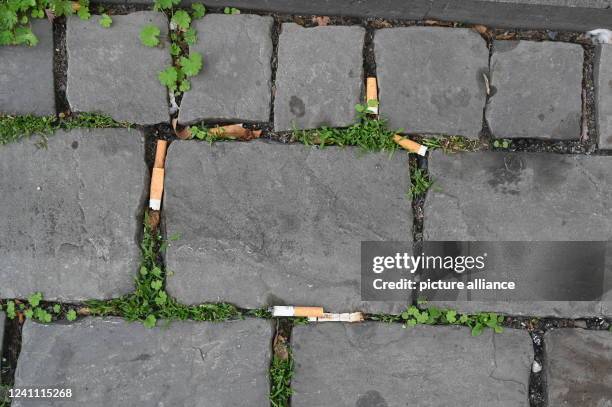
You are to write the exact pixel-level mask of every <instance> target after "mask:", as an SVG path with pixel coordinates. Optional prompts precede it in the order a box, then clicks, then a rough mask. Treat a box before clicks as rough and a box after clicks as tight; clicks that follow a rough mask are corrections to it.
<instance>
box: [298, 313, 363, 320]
mask: <svg viewBox="0 0 612 407" xmlns="http://www.w3.org/2000/svg"><path fill="white" fill-rule="evenodd" d="M308 320H309V321H311V322H362V321H363V314H362V313H361V312H352V313H348V312H347V313H342V314H332V313H324V314H323V315H322V316H320V317H308Z"/></svg>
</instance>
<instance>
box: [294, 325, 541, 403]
mask: <svg viewBox="0 0 612 407" xmlns="http://www.w3.org/2000/svg"><path fill="white" fill-rule="evenodd" d="M292 344H293V358H294V362H295V375H294V377H293V380H292V388H293V390H294V392H293V395H292V398H291V405H292V406H294V407H306V406H308V407H310V406H327V407H335V406H359V407H361V406H364V407H365V406H404V405H414V406H417V405H418V406H450V405H453V406H508V407H510V406H512V407H515V406H528V405H529V398H528V394H529V393H528V385H529V373H530V366H531V363H532V360H533V345H532V342H531V338H530V337H529V334H528V333H527V332H526V331H517V330H510V329H509V330H505V331H504V332H503V333H502V334H493V333H492V331H491V330H486V331H485V332H484V333H483V334H482V335H481V336H478V337H472V336H471V334H470V331H469V329H467V328H460V327H440V326H418V327H415V328H411V329H403V328H402V326H401V325H400V324H382V323H373V322H367V323H363V324H353V325H349V324H327V325H326V324H317V325H307V326H297V327H295V328H294V329H293V334H292Z"/></svg>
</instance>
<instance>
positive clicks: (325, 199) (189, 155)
mask: <svg viewBox="0 0 612 407" xmlns="http://www.w3.org/2000/svg"><path fill="white" fill-rule="evenodd" d="M237 163H240V165H238V164H237ZM409 183H410V178H409V167H408V156H407V155H406V154H401V153H397V154H394V155H393V156H392V157H389V155H388V154H385V153H380V154H375V153H372V154H365V153H363V152H361V151H360V150H358V149H356V148H350V147H348V148H344V149H341V148H336V147H329V148H325V149H323V150H319V149H317V148H312V147H307V146H303V145H282V144H278V143H267V142H264V141H255V142H250V143H218V144H215V145H213V146H210V145H209V144H207V143H198V142H176V143H173V144H172V145H171V146H170V148H169V150H168V156H167V159H166V182H165V185H166V190H165V194H164V217H165V222H166V229H167V234H168V236H172V235H174V234H175V233H178V234H179V235H180V236H181V238H180V239H179V240H178V241H175V242H171V243H170V246H169V247H168V249H167V253H166V265H167V267H168V269H169V270H171V271H172V272H174V275H173V276H171V277H169V278H168V284H167V289H168V291H169V293H171V294H172V295H173V296H175V297H176V298H178V299H179V300H180V301H182V302H185V303H191V304H193V303H200V302H205V301H217V300H222V301H228V302H231V303H234V304H236V305H238V306H241V307H246V308H256V307H262V306H265V305H280V304H285V303H286V304H303V305H319V306H324V307H325V309H326V310H329V312H348V311H355V310H359V309H362V310H364V311H372V312H383V311H384V312H391V311H394V310H399V309H400V308H402V307H405V306H406V303H405V302H402V303H400V304H395V303H381V302H376V303H374V302H372V303H363V302H361V300H360V243H361V241H362V240H392V241H398V240H399V241H402V240H403V241H405V240H411V239H412V212H411V203H410V200H409V199H408V198H407V197H406V191H407V190H408V188H409Z"/></svg>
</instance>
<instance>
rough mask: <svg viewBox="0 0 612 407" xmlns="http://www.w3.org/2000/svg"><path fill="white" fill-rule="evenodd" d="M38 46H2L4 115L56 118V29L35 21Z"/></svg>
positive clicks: (0, 105) (0, 91) (1, 110)
mask: <svg viewBox="0 0 612 407" xmlns="http://www.w3.org/2000/svg"><path fill="white" fill-rule="evenodd" d="M32 31H33V32H34V34H35V35H36V37H37V38H38V41H39V42H38V44H37V45H36V46H33V47H28V46H24V45H21V46H0V114H2V113H7V114H28V113H30V114H36V115H41V116H43V115H51V114H55V92H54V88H53V29H52V26H51V23H49V22H48V21H47V20H33V21H32Z"/></svg>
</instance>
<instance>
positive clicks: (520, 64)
mask: <svg viewBox="0 0 612 407" xmlns="http://www.w3.org/2000/svg"><path fill="white" fill-rule="evenodd" d="M583 54H584V51H583V49H582V47H581V46H580V45H578V44H568V43H562V42H552V41H544V42H530V41H495V42H494V52H493V56H492V57H491V86H493V87H494V88H495V93H494V94H493V95H492V97H491V99H490V101H489V104H488V106H487V111H486V118H487V121H488V123H489V127H490V128H491V132H492V133H493V135H494V136H495V137H498V138H514V137H530V138H544V139H556V140H571V139H578V138H580V129H581V126H580V121H581V114H582V113H581V112H582V64H583Z"/></svg>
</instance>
